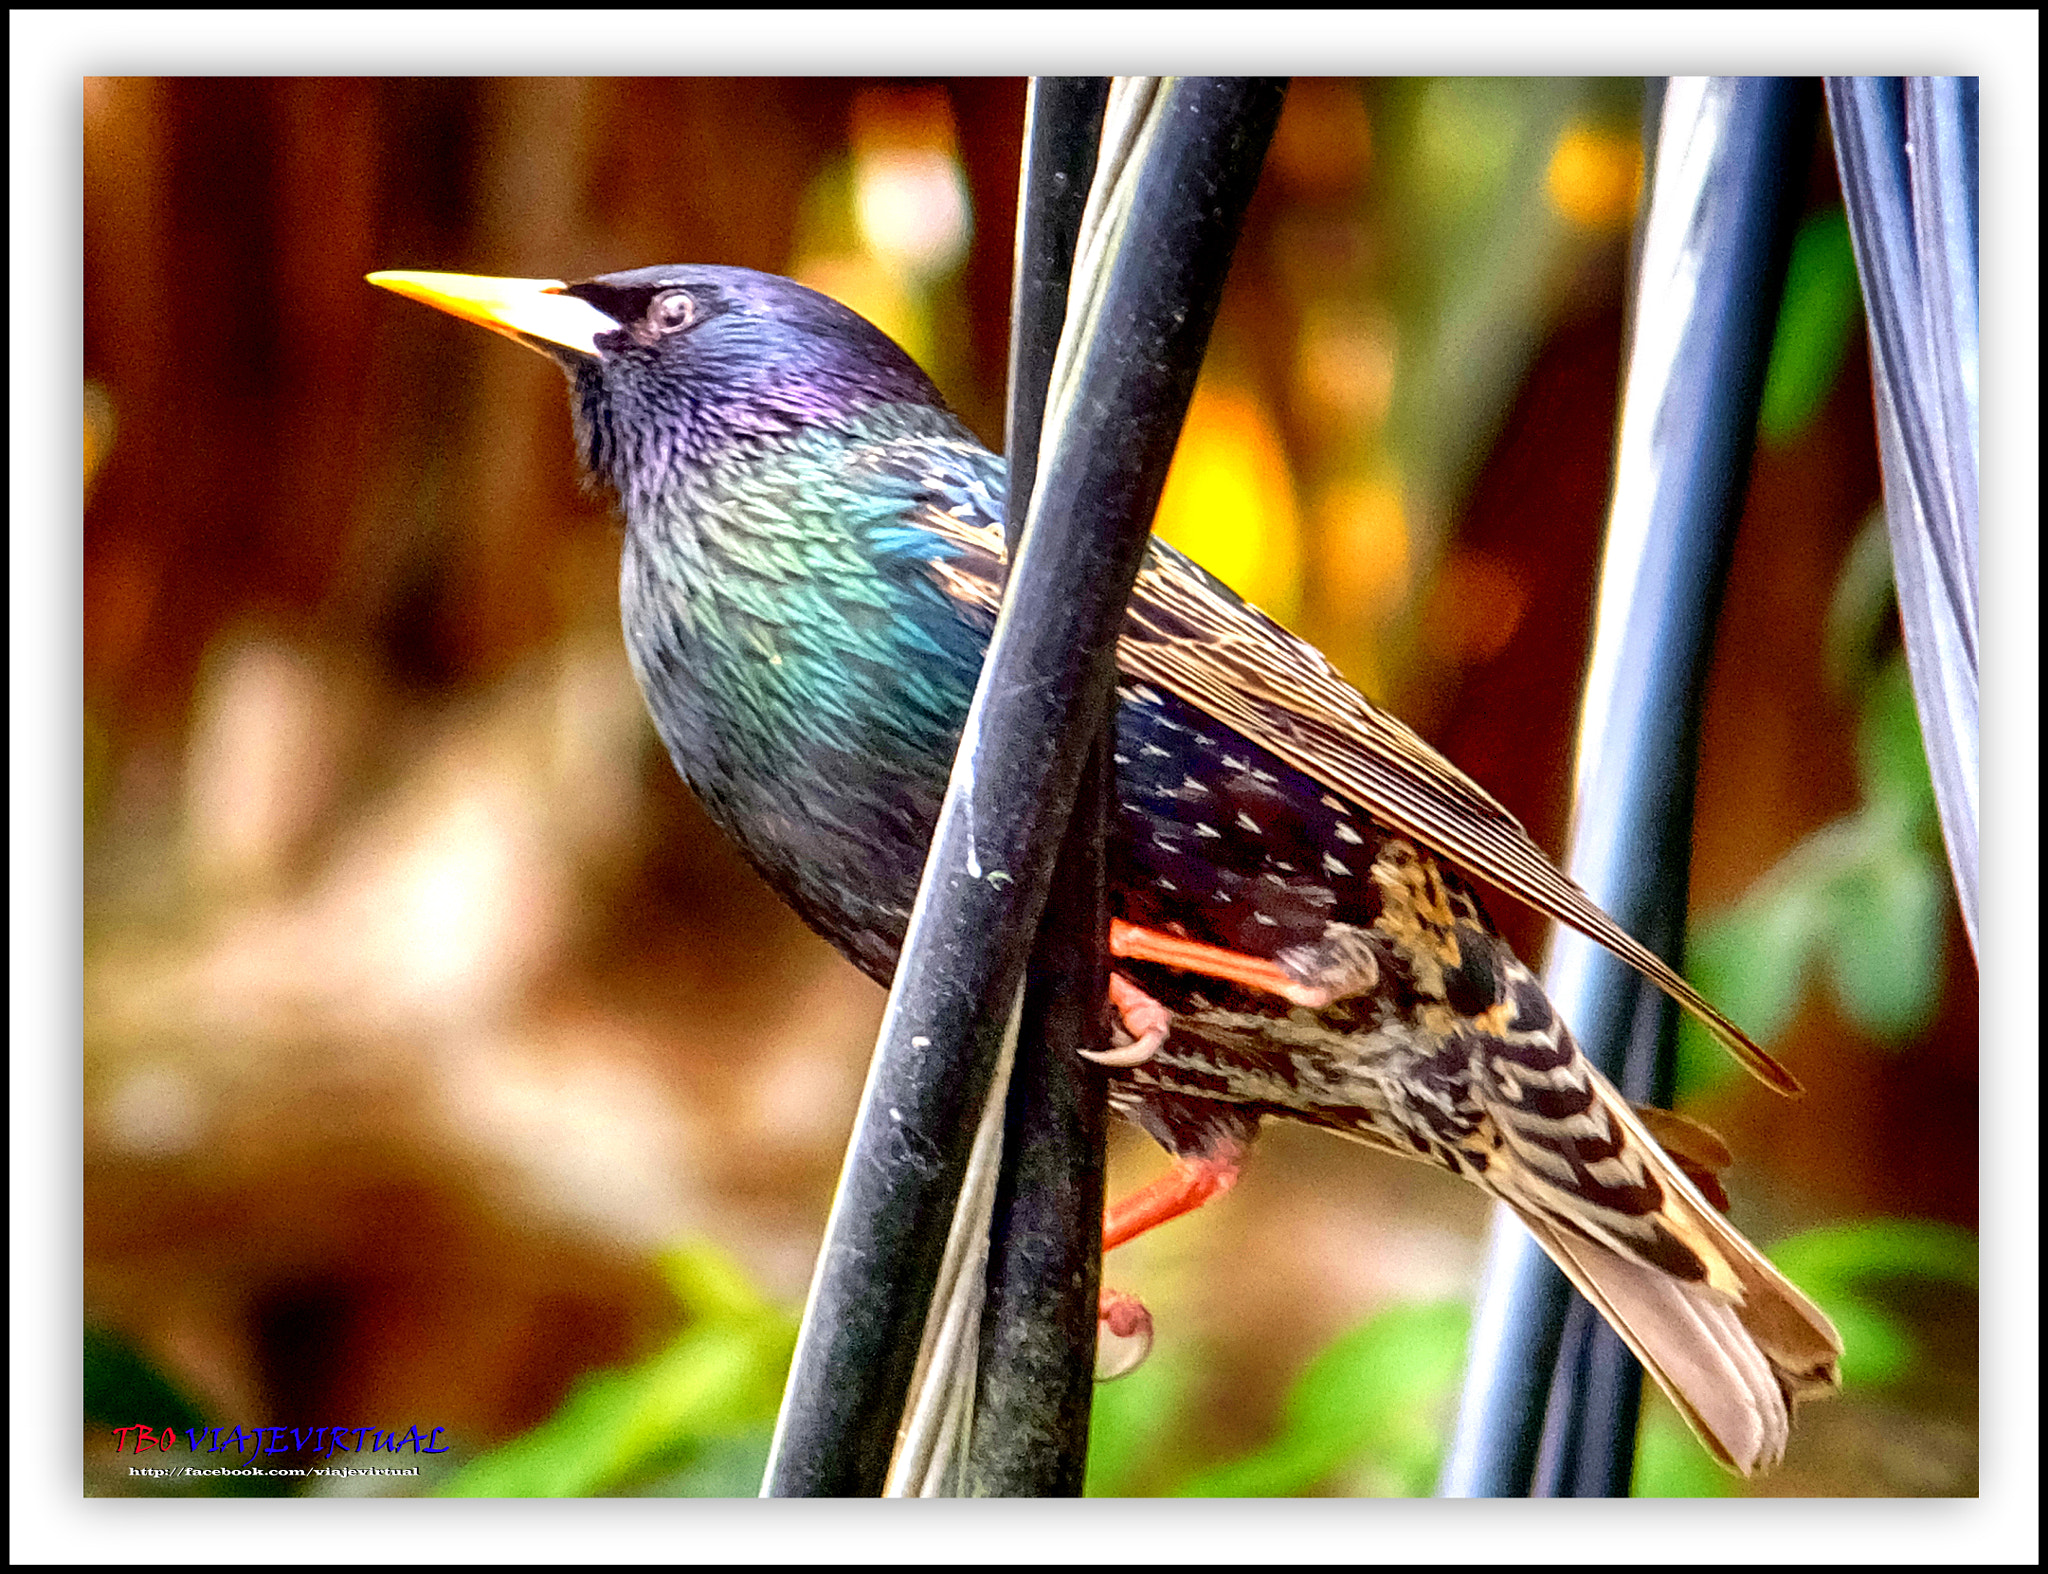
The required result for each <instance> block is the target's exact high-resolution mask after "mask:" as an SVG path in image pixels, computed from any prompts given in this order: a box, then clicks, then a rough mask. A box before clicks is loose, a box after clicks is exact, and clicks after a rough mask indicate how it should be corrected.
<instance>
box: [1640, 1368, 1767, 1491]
mask: <svg viewBox="0 0 2048 1574" xmlns="http://www.w3.org/2000/svg"><path fill="white" fill-rule="evenodd" d="M1645 1386H1647V1385H1645ZM1741 1490H1742V1488H1741V1484H1740V1483H1739V1482H1738V1481H1737V1480H1736V1479H1735V1478H1734V1477H1733V1476H1731V1475H1730V1474H1729V1473H1728V1472H1727V1471H1726V1470H1724V1469H1723V1468H1722V1467H1721V1466H1720V1465H1718V1464H1716V1463H1715V1462H1714V1456H1713V1455H1711V1454H1709V1453H1708V1452H1707V1451H1706V1450H1705V1449H1704V1448H1702V1447H1700V1441H1699V1439H1698V1438H1696V1437H1694V1436H1693V1435H1692V1433H1691V1432H1690V1431H1689V1430H1687V1428H1686V1425H1685V1423H1684V1422H1683V1421H1681V1420H1680V1419H1679V1418H1678V1416H1677V1414H1676V1413H1675V1412H1674V1411H1672V1410H1670V1409H1669V1408H1667V1407H1666V1406H1665V1405H1664V1404H1662V1403H1661V1402H1659V1403H1655V1404H1651V1403H1645V1405H1644V1408H1643V1424H1642V1431H1641V1432H1640V1433H1639V1434H1638V1436H1637V1439H1636V1468H1635V1478H1634V1482H1633V1484H1632V1485H1631V1486H1630V1488H1629V1495H1630V1496H1631V1497H1735V1496H1737V1495H1739V1494H1740V1492H1741Z"/></svg>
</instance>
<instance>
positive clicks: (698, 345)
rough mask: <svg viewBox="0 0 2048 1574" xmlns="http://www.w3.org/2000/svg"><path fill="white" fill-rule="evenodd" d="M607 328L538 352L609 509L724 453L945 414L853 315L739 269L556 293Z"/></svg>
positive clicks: (650, 273)
mask: <svg viewBox="0 0 2048 1574" xmlns="http://www.w3.org/2000/svg"><path fill="white" fill-rule="evenodd" d="M561 293H562V294H563V295H566V296H570V297H573V298H574V299H576V300H579V301H582V302H586V303H587V304H588V305H590V306H592V307H594V308H596V311H597V312H598V313H601V314H602V316H603V317H604V318H605V319H606V320H607V321H608V322H609V323H610V325H611V326H610V327H609V328H605V327H597V328H596V329H595V331H593V332H592V334H591V335H590V338H589V341H588V343H589V350H588V351H587V352H586V351H584V350H583V349H582V347H581V346H580V345H570V346H558V345H548V346H546V348H548V349H549V350H550V351H551V352H552V353H554V354H555V356H556V358H557V359H558V360H560V361H561V362H562V363H563V365H564V366H565V368H566V369H567V370H568V372H569V375H570V378H571V380H572V381H573V383H574V385H575V400H574V404H575V418H576V440H577V446H578V448H579V450H580V451H581V452H582V455H583V459H584V462H585V463H586V464H588V465H589V466H590V468H591V469H592V471H594V472H595V473H596V474H598V475H600V476H602V477H604V478H605V479H607V480H609V481H611V482H612V483H613V484H614V485H615V486H617V487H618V489H619V492H620V493H621V495H622V496H627V497H628V498H630V497H631V496H632V494H633V493H635V492H640V491H644V489H645V488H647V487H648V486H650V485H654V486H660V485H663V484H665V483H666V482H667V481H668V480H669V479H670V478H672V477H673V476H674V474H675V472H676V470H677V468H678V467H679V466H680V467H684V468H687V467H689V466H691V465H698V464H708V463H713V462H715V461H716V460H717V459H718V457H719V456H720V454H721V453H723V452H725V451H727V450H729V449H730V448H732V447H734V446H735V445H742V446H743V445H749V444H753V443H757V442H762V441H769V442H772V441H775V440H777V439H781V438H786V437H790V436H793V435H796V434H798V433H800V432H802V431H803V430H805V429H806V428H813V427H823V428H828V429H831V428H837V427H840V426H843V425H844V424H845V423H846V422H847V421H848V420H849V419H851V418H853V417H855V416H857V415H859V414H860V413H861V412H863V411H865V410H867V409H870V408H872V407H874V406H876V405H927V406H932V407H935V408H938V409H944V408H945V401H944V400H943V399H942V398H941V397H940V394H939V391H938V389H937V388H935V387H933V386H932V381H931V379H930V378H929V377H927V376H925V374H924V373H923V372H922V371H921V370H919V368H918V366H917V363H916V362H914V361H912V360H911V359H910V357H909V356H908V355H906V354H904V353H903V351H902V349H900V348H899V347H898V346H897V345H896V343H895V342H894V341H893V340H891V339H890V338H889V337H888V336H887V335H886V334H884V333H883V332H882V331H881V330H880V329H879V328H877V327H875V326H874V324H872V323H870V322H869V321H867V319H866V318H864V317H861V316H860V315H859V314H858V313H855V312H853V311H850V310H848V309H847V308H846V307H844V306H842V305H840V304H839V303H838V302H837V301H835V300H833V299H831V298H830V297H829V296H825V295H820V294H819V293H818V292H817V291H816V290H812V289H807V288H805V287H804V286H803V285H801V284H797V283H795V282H794V281H792V280H790V279H784V278H778V277H777V276H776V275H774V274H771V273H756V272H754V271H753V270H752V269H749V268H717V267H689V266H677V267H656V268H636V269H633V270H632V271H631V272H627V273H608V274H605V275H603V276H602V277H600V278H595V279H586V280H584V281H582V282H581V283H577V284H571V285H568V286H566V287H565V288H564V289H563V290H562V291H561Z"/></svg>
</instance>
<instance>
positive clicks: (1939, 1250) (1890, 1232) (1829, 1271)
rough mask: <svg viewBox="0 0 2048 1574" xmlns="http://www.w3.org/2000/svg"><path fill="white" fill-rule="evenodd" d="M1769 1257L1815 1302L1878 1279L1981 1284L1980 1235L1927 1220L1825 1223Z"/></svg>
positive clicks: (1966, 1285)
mask: <svg viewBox="0 0 2048 1574" xmlns="http://www.w3.org/2000/svg"><path fill="white" fill-rule="evenodd" d="M1770 1256H1771V1261H1772V1262H1774V1263H1776V1264H1777V1265H1778V1268H1779V1270H1780V1271H1781V1272H1782V1273H1783V1274H1784V1275H1785V1277H1786V1278H1788V1279H1790V1280H1791V1281H1792V1282H1793V1283H1794V1284H1796V1285H1798V1286H1799V1287H1800V1288H1801V1289H1803V1290H1805V1291H1806V1292H1807V1293H1808V1294H1809V1295H1812V1296H1814V1297H1816V1298H1819V1297H1821V1296H1824V1295H1828V1294H1836V1293H1842V1292H1849V1291H1854V1290H1857V1289H1860V1288H1862V1287H1863V1286H1865V1285H1868V1284H1870V1283H1872V1282H1874V1281H1877V1280H1880V1279H1931V1280H1933V1281H1934V1282H1936V1283H1937V1284H1953V1285H1957V1286H1960V1287H1963V1288H1967V1289H1975V1288H1976V1286H1977V1237H1976V1235H1975V1234H1974V1233H1972V1232H1971V1231H1969V1230H1966V1229H1963V1228H1961V1227H1960V1226H1958V1225H1954V1224H1941V1223H1937V1222H1935V1221H1933V1220H1929V1219H1866V1220H1862V1221H1860V1222H1858V1223H1855V1224H1829V1225H1823V1226H1821V1227H1820V1228H1818V1229H1812V1230H1805V1231H1802V1232H1801V1233H1800V1234H1798V1235H1792V1236H1788V1237H1786V1238H1785V1239H1784V1240H1782V1241H1780V1242H1779V1243H1778V1244H1777V1246H1776V1247H1774V1248H1773V1249H1772V1251H1771V1254H1770Z"/></svg>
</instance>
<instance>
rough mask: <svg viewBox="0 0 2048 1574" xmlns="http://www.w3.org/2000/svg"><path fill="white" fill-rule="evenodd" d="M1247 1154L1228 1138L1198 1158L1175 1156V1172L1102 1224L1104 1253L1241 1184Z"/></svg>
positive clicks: (1121, 1205)
mask: <svg viewBox="0 0 2048 1574" xmlns="http://www.w3.org/2000/svg"><path fill="white" fill-rule="evenodd" d="M1244 1151H1245V1150H1244V1144H1243V1143H1241V1142H1238V1141H1235V1140H1233V1139H1228V1138H1226V1139H1223V1140H1221V1141H1218V1142H1217V1143H1216V1144H1215V1145H1214V1146H1213V1147H1211V1148H1210V1149H1209V1150H1208V1151H1207V1152H1205V1153H1202V1154H1199V1155H1197V1156H1195V1157H1192V1158H1191V1157H1188V1156H1187V1155H1185V1154H1177V1155H1175V1157H1174V1160H1173V1168H1172V1169H1171V1170H1169V1171H1167V1173H1166V1174H1164V1175H1162V1176H1160V1177H1159V1179H1157V1180H1156V1181H1153V1182H1152V1183H1151V1184H1150V1185H1148V1186H1141V1187H1140V1188H1139V1189H1138V1190H1137V1191H1135V1192H1133V1193H1131V1195H1130V1196H1128V1197H1126V1198H1124V1200H1123V1201H1122V1202H1120V1203H1117V1204H1116V1205H1115V1206H1114V1207H1112V1208H1111V1209H1110V1210H1109V1212H1108V1214H1107V1216H1106V1217H1105V1218H1104V1219H1103V1221H1102V1249H1103V1250H1104V1251H1111V1250H1113V1249H1114V1248H1116V1247H1118V1246H1121V1245H1123V1243H1124V1242H1125V1241H1128V1240H1131V1239H1134V1238H1135V1237H1137V1236H1140V1235H1143V1234H1144V1233H1145V1232H1146V1231H1147V1230H1150V1229H1154V1228H1156V1227H1157V1226H1159V1225H1162V1224H1164V1223H1166V1221H1167V1220H1169V1219H1178V1218H1179V1217H1180V1216H1181V1215H1182V1214H1184V1213H1193V1212H1194V1211H1195V1209H1197V1208H1199V1207H1201V1205H1202V1204H1203V1203H1205V1202H1207V1201H1208V1200H1209V1199H1210V1198H1211V1197H1220V1196H1222V1195H1223V1193H1224V1192H1226V1191H1228V1190H1230V1188H1231V1187H1233V1186H1235V1185H1236V1184H1237V1173H1238V1171H1239V1169H1241V1168H1242V1167H1243V1165H1244Z"/></svg>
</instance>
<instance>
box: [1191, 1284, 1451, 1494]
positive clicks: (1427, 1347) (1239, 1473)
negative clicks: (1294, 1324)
mask: <svg viewBox="0 0 2048 1574" xmlns="http://www.w3.org/2000/svg"><path fill="white" fill-rule="evenodd" d="M1469 1328H1470V1310H1469V1308H1467V1307H1466V1306H1465V1305H1464V1304H1463V1303H1462V1302H1457V1301H1440V1302H1431V1303H1427V1304H1422V1305H1414V1306H1396V1307H1391V1308H1389V1309H1388V1310H1386V1311H1384V1312H1381V1313H1379V1314H1378V1315H1377V1316H1375V1317H1373V1318H1371V1319H1370V1320H1368V1321H1367V1322H1365V1323H1364V1324H1362V1325H1361V1326H1360V1327H1358V1328H1355V1329H1353V1330H1352V1331H1351V1332H1350V1333H1348V1334H1345V1335H1343V1336H1342V1337H1340V1338H1339V1339H1337V1340H1336V1341H1335V1342H1334V1343H1333V1344H1331V1345H1330V1346H1329V1347H1328V1348H1326V1349H1325V1350H1324V1351H1323V1352H1322V1353H1321V1354H1320V1355H1318V1356H1317V1357H1316V1358H1315V1359H1314V1361H1312V1362H1311V1363H1310V1364H1309V1367H1308V1369H1307V1370H1306V1371H1305V1372H1304V1373H1303V1374H1302V1375H1301V1377H1300V1378H1299V1379H1298V1380H1297V1381H1296V1383H1295V1385H1294V1387H1293V1388H1292V1389H1291V1390H1290V1391H1289V1393H1288V1396H1287V1400H1286V1403H1285V1405H1284V1407H1283V1412H1282V1426H1281V1431H1280V1434H1279V1435H1278V1436H1277V1437H1275V1438H1274V1439H1273V1440H1272V1441H1271V1442H1270V1443H1268V1444H1267V1445H1266V1446H1264V1447H1263V1448H1260V1449H1257V1450H1255V1451H1254V1452H1252V1453H1250V1454H1248V1455H1245V1456H1244V1457H1243V1458H1241V1459H1236V1460H1231V1461H1228V1462H1226V1463H1224V1464H1221V1465H1217V1466H1215V1467H1213V1468H1211V1469H1209V1470H1206V1471H1203V1472H1202V1473H1200V1474H1199V1475H1197V1476H1195V1477H1194V1478H1193V1479H1191V1480H1189V1481H1187V1482H1185V1483H1184V1484H1183V1485H1182V1486H1181V1487H1180V1489H1179V1493H1180V1495H1182V1496H1187V1497H1280V1496H1298V1495H1300V1494H1302V1493H1305V1492H1309V1491H1313V1490H1314V1489H1315V1488H1316V1487H1318V1486H1320V1485H1322V1484H1323V1483H1325V1482H1327V1481H1328V1480H1330V1478H1331V1477H1333V1476H1335V1475H1337V1474H1338V1473H1339V1472H1348V1473H1349V1475H1350V1477H1351V1482H1350V1484H1351V1485H1352V1486H1353V1487H1354V1488H1355V1489H1356V1490H1358V1491H1361V1492H1364V1493H1368V1494H1371V1495H1376V1496H1420V1495H1422V1494H1425V1493H1427V1492H1428V1491H1429V1489H1430V1485H1431V1483H1432V1482H1433V1481H1434V1480H1435V1477H1436V1472H1437V1467H1438V1464H1439V1463H1440V1461H1441V1459H1442V1457H1443V1450H1444V1446H1445V1443H1446V1440H1447V1433H1448V1427H1449V1407H1450V1399H1451V1396H1452V1394H1453V1392H1454V1391H1455V1388H1456V1385H1457V1381H1458V1374H1459V1371H1460V1369H1461V1367H1462V1365H1463V1362H1464V1356H1465V1343H1466V1337H1467V1333H1468V1331H1469Z"/></svg>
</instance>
